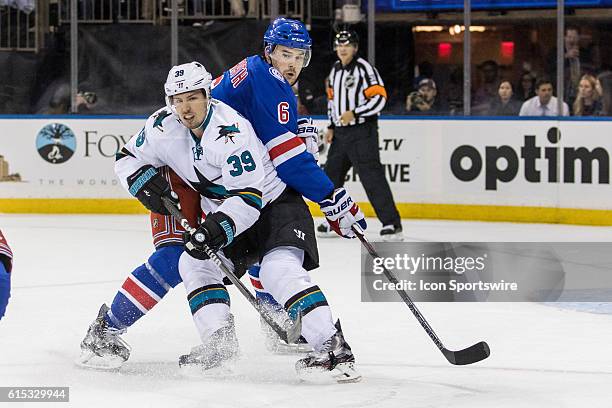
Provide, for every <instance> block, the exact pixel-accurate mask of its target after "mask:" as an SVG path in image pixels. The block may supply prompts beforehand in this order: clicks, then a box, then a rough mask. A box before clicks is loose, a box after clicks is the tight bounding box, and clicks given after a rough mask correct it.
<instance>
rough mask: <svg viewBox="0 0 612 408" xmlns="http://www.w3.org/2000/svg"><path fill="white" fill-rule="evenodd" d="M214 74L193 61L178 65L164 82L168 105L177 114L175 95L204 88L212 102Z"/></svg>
mask: <svg viewBox="0 0 612 408" xmlns="http://www.w3.org/2000/svg"><path fill="white" fill-rule="evenodd" d="M211 83H212V75H211V74H210V72H208V71H207V70H206V68H204V65H202V64H200V63H199V62H196V61H193V62H189V63H187V64H181V65H176V66H174V67H172V69H171V70H170V72H169V73H168V79H166V83H165V84H164V91H165V92H166V106H168V108H170V110H171V111H172V112H173V113H174V114H176V109H174V106H173V105H172V97H173V96H174V95H178V94H182V93H185V92H191V91H195V90H198V89H202V90H203V91H204V94H205V95H206V97H207V98H209V103H210V85H211Z"/></svg>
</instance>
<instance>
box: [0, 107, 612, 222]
mask: <svg viewBox="0 0 612 408" xmlns="http://www.w3.org/2000/svg"><path fill="white" fill-rule="evenodd" d="M316 122H317V124H318V125H319V126H321V127H323V126H325V124H326V121H325V120H317V121H316ZM143 123H144V120H143V119H140V118H131V119H116V118H115V119H112V118H106V119H72V118H60V119H58V118H41V117H36V118H20V119H4V120H0V156H2V158H0V180H1V181H0V212H40V211H41V210H40V207H41V206H45V208H47V209H48V208H49V207H50V205H49V202H45V200H56V201H54V202H53V204H52V206H51V207H53V208H54V209H55V211H57V212H107V211H106V210H105V209H104V208H103V207H104V205H103V204H100V203H103V202H104V201H103V200H115V201H113V202H112V207H113V208H114V210H113V211H110V210H109V211H110V212H127V213H131V212H143V209H142V208H141V207H140V206H139V205H138V204H139V203H138V202H137V201H135V200H134V199H133V198H131V197H130V196H129V194H128V193H127V192H126V191H125V190H124V189H123V188H122V187H121V185H120V184H119V182H118V180H117V179H116V177H115V175H114V160H115V159H114V157H115V153H116V152H117V151H118V150H119V149H120V148H121V146H122V145H123V144H124V143H125V142H126V141H127V140H129V138H130V137H131V136H132V135H133V134H136V133H138V132H139V130H140V129H141V127H142V125H143ZM611 130H612V122H610V121H602V120H593V121H571V120H560V121H558V120H474V119H471V120H464V119H456V118H445V119H442V120H441V119H418V118H416V119H408V118H402V119H397V118H388V119H381V120H380V121H379V149H380V155H381V162H382V163H383V166H384V170H385V174H386V177H387V180H388V181H389V183H390V185H391V189H392V191H393V194H394V197H395V201H396V203H397V205H398V208H399V209H400V212H401V214H402V216H404V217H425V218H459V219H504V220H506V219H507V220H520V221H528V220H530V219H537V220H540V221H550V222H575V223H599V224H602V223H603V224H606V225H607V224H608V223H612V217H610V215H612V189H610V153H611V152H612V138H610V137H609V135H610V133H611ZM324 162H325V155H322V157H321V164H322V165H324ZM345 186H346V187H347V189H348V190H349V191H350V192H351V194H352V195H353V196H354V197H355V199H356V200H357V201H358V202H360V203H363V204H364V208H365V209H366V212H367V213H368V214H370V215H374V213H373V209H372V208H371V206H369V204H368V201H369V200H368V198H367V195H366V193H365V191H364V190H363V187H362V186H361V183H360V182H359V175H358V174H357V173H356V172H355V171H354V169H351V170H350V171H349V172H348V174H347V177H346V184H345ZM62 200H63V201H62ZM101 200H102V201H101ZM33 202H38V203H39V205H32V203H33ZM66 203H69V205H68V204H66ZM64 204H66V205H68V207H69V209H67V210H66V209H65V210H62V208H63V205H64ZM94 204H95V205H94ZM315 207H316V206H313V208H315ZM37 208H38V209H37ZM79 208H81V210H79ZM581 211H582V212H581ZM43 212H53V210H48V211H43ZM585 217H586V218H585Z"/></svg>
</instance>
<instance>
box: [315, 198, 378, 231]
mask: <svg viewBox="0 0 612 408" xmlns="http://www.w3.org/2000/svg"><path fill="white" fill-rule="evenodd" d="M319 205H320V206H321V211H323V214H325V218H327V222H328V223H329V225H330V226H331V228H332V229H333V230H334V231H335V232H336V234H338V235H340V236H342V237H344V238H355V233H354V232H353V230H352V229H351V227H352V226H353V225H355V224H357V225H359V226H360V227H361V229H363V230H365V229H366V228H367V227H368V225H367V223H366V221H365V217H364V215H363V213H362V212H361V210H360V209H359V206H358V205H357V203H356V202H355V201H353V199H352V198H351V196H350V195H349V194H348V193H347V192H346V190H345V189H344V188H343V187H340V188H337V189H335V190H334V192H333V193H332V195H331V197H330V198H327V199H325V200H323V201H321V202H320V203H319Z"/></svg>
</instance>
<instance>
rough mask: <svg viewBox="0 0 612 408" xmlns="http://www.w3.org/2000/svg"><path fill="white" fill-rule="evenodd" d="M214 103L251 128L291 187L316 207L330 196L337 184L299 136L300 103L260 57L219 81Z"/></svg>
mask: <svg viewBox="0 0 612 408" xmlns="http://www.w3.org/2000/svg"><path fill="white" fill-rule="evenodd" d="M212 97H213V98H215V99H219V100H220V101H222V102H225V103H226V104H227V105H229V106H231V107H232V108H234V109H235V110H236V111H238V112H239V113H240V114H241V115H243V116H244V117H245V118H247V119H248V120H249V121H250V122H251V124H252V126H253V128H254V130H255V133H256V134H257V137H258V138H259V139H261V141H262V142H263V144H264V145H265V146H266V148H267V149H268V153H269V154H270V159H272V164H273V165H274V167H275V168H276V172H277V173H278V176H279V177H280V178H281V180H283V181H284V182H285V183H286V184H287V185H289V186H291V187H293V188H294V189H295V190H296V191H298V192H299V193H300V194H302V195H303V196H304V197H306V198H308V199H309V200H312V201H314V202H317V203H318V202H321V201H322V200H323V199H325V198H326V197H328V196H329V195H330V194H331V192H332V191H333V190H334V185H333V183H332V182H331V180H330V179H329V177H327V175H326V174H325V172H324V171H323V170H322V169H321V168H320V167H319V166H318V165H317V163H316V161H315V160H314V158H313V156H312V155H311V154H310V153H308V152H307V151H306V146H305V145H304V143H303V142H302V140H301V139H300V138H299V137H297V136H296V133H297V119H298V117H297V100H296V98H295V95H294V94H293V90H292V89H291V86H290V85H289V83H288V82H287V81H286V80H285V78H284V77H283V76H282V74H281V73H280V72H279V71H278V70H276V69H275V68H274V67H272V66H271V65H270V64H268V63H267V62H266V61H264V59H263V58H262V57H261V56H251V57H248V58H246V59H244V60H242V61H241V62H239V63H238V64H237V65H236V66H234V67H233V68H231V69H230V70H229V71H226V72H224V73H223V75H222V76H220V77H219V78H217V79H215V80H214V81H213V84H212Z"/></svg>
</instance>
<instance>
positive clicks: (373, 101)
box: [327, 58, 387, 127]
mask: <svg viewBox="0 0 612 408" xmlns="http://www.w3.org/2000/svg"><path fill="white" fill-rule="evenodd" d="M327 99H328V101H327V114H328V116H329V120H330V121H331V123H332V125H331V126H330V127H335V126H352V125H357V124H361V123H365V122H366V121H369V120H375V119H376V118H377V117H378V115H379V113H380V111H381V110H382V109H383V108H384V106H385V103H386V101H387V91H386V90H385V86H384V83H383V80H382V78H381V77H380V74H379V73H378V71H377V70H376V68H374V67H373V66H372V65H370V63H369V62H368V61H366V60H364V59H363V58H353V60H351V62H350V63H349V64H348V65H347V66H345V67H343V66H342V63H341V62H340V61H336V63H335V64H334V66H333V67H332V69H331V72H330V73H329V77H328V78H327ZM348 110H352V111H353V112H354V113H355V120H353V121H351V122H350V123H348V125H342V124H341V123H340V116H341V115H342V114H343V113H344V112H346V111H348Z"/></svg>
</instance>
